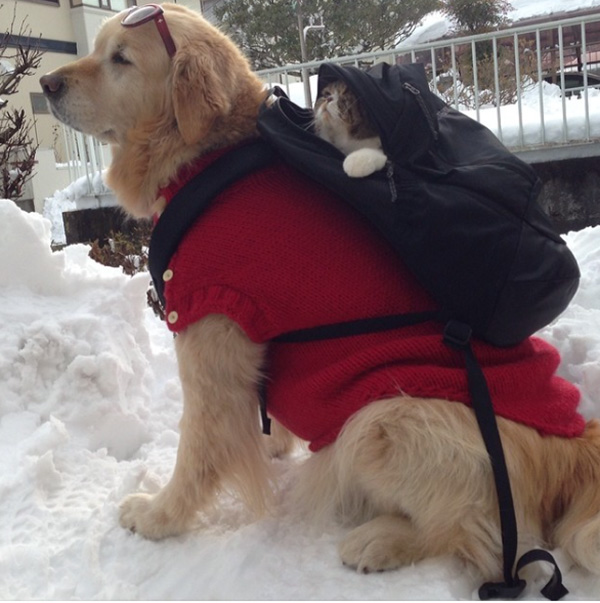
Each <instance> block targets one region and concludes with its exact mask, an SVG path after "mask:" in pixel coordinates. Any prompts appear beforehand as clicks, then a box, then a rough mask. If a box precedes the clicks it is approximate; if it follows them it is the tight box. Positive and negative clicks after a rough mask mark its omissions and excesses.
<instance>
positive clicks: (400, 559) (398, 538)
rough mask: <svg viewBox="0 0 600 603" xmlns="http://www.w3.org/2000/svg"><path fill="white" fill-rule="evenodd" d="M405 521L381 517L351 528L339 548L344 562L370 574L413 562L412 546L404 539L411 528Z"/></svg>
mask: <svg viewBox="0 0 600 603" xmlns="http://www.w3.org/2000/svg"><path fill="white" fill-rule="evenodd" d="M405 522H406V520H404V519H402V518H397V517H391V516H381V517H378V518H376V519H374V520H372V521H369V522H367V523H365V524H363V525H362V526H359V527H358V528H355V529H354V530H352V531H351V532H350V533H349V534H348V535H347V536H346V538H345V539H344V540H343V541H342V542H341V544H340V547H339V552H340V557H341V558H342V561H343V563H344V565H348V566H350V567H353V568H355V569H356V571H358V572H360V573H363V574H368V573H370V572H383V571H385V570H391V569H396V568H397V567H400V566H401V565H405V564H407V563H410V562H412V561H414V560H415V559H414V555H413V551H411V549H412V548H413V547H412V546H411V543H410V542H406V541H405V539H404V536H406V531H407V530H406V527H409V526H405V525H404V523H405ZM409 530H410V527H409Z"/></svg>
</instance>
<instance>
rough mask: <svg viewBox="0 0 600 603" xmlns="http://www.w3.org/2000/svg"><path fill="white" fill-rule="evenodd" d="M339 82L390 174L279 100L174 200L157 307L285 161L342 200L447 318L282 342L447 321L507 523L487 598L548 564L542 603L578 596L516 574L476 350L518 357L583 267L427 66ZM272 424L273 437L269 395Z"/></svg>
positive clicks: (520, 169)
mask: <svg viewBox="0 0 600 603" xmlns="http://www.w3.org/2000/svg"><path fill="white" fill-rule="evenodd" d="M338 79H341V80H343V81H345V82H346V83H347V84H348V86H349V87H350V88H351V89H352V90H353V92H354V93H355V94H356V95H357V96H358V98H359V99H360V100H361V102H362V103H363V105H364V107H365V109H366V111H367V113H368V115H369V117H370V120H371V121H372V123H373V125H375V126H376V128H377V130H378V132H379V134H380V136H381V139H382V144H383V149H384V151H385V153H386V154H387V156H388V158H389V161H388V164H387V167H386V169H385V170H382V171H380V172H377V173H375V174H373V175H371V176H368V177H366V178H350V177H348V176H347V175H346V173H345V172H344V170H343V167H342V163H343V159H344V156H343V155H342V153H341V152H339V151H338V150H337V149H335V148H334V147H333V146H331V145H330V144H329V143H327V142H325V141H324V140H322V139H320V138H319V137H317V136H316V135H315V133H314V132H313V130H312V122H313V114H312V111H311V110H309V109H303V108H301V107H299V106H297V105H295V104H294V103H292V102H291V101H290V100H289V99H287V97H286V96H285V94H283V92H282V91H280V90H276V91H274V92H275V95H276V96H277V98H276V100H274V101H273V98H274V97H273V96H271V98H270V99H269V101H268V102H265V103H264V104H263V106H262V108H261V111H260V115H259V120H258V129H259V132H260V134H261V136H262V140H258V141H255V142H253V143H250V144H248V145H245V146H243V147H241V148H239V149H236V150H234V151H230V152H229V153H227V154H226V155H224V156H222V157H220V158H219V159H217V161H215V162H214V163H213V164H211V165H210V166H209V167H208V168H207V169H206V170H204V171H203V172H202V173H201V174H199V175H198V176H196V177H195V178H194V179H193V180H192V181H191V182H189V183H188V184H187V185H186V186H184V187H183V188H182V189H181V190H180V191H179V192H178V193H177V194H176V195H175V197H174V198H173V200H172V201H171V202H170V203H169V204H168V206H167V207H166V209H165V211H164V213H163V215H162V216H161V219H160V220H159V221H158V223H157V224H156V226H155V228H154V231H153V233H152V239H151V242H150V251H149V269H150V273H151V275H152V278H153V281H154V286H155V289H156V294H157V296H158V299H159V300H160V302H162V304H163V305H164V292H163V286H164V285H163V281H162V278H161V276H162V274H163V272H164V270H166V268H167V267H168V264H169V261H170V258H171V256H172V254H173V253H174V252H175V250H176V249H177V245H178V244H179V241H180V240H181V239H182V237H183V236H184V235H185V232H186V231H187V229H188V228H189V227H190V226H191V224H192V223H193V222H194V221H195V219H196V218H198V217H199V216H200V215H201V214H202V212H203V211H204V210H205V209H206V208H207V207H208V206H209V204H210V203H211V202H212V199H213V198H214V197H216V196H217V195H218V194H219V193H220V192H221V191H223V190H224V189H226V188H228V187H229V186H230V185H231V184H232V183H234V182H235V181H236V180H238V179H239V178H241V177H243V176H245V175H246V174H248V173H250V172H252V171H255V170H258V169H260V168H262V167H264V166H266V165H268V164H269V163H271V162H272V161H273V159H274V157H275V156H279V157H282V158H283V159H284V160H286V161H287V162H289V163H290V164H292V165H293V166H294V167H295V168H297V169H298V170H300V171H302V172H304V173H305V174H306V175H308V176H309V177H311V178H313V179H315V180H316V181H318V182H320V183H321V184H323V185H324V186H326V187H328V188H329V189H331V190H333V191H335V192H336V193H337V194H338V195H339V196H340V197H342V198H343V199H345V200H346V201H347V202H348V203H349V204H350V205H351V206H352V207H354V208H355V209H356V210H357V211H358V212H360V213H361V214H363V215H364V216H365V217H366V218H367V219H368V220H369V221H371V222H372V223H373V225H374V226H375V227H376V228H377V229H379V230H380V231H381V233H382V235H383V236H384V237H385V238H386V239H387V241H389V243H390V244H391V245H392V246H393V247H394V249H395V250H396V251H397V252H398V253H399V255H400V256H401V257H402V259H403V260H404V262H405V264H406V265H407V266H408V267H409V268H410V269H411V270H412V272H413V273H414V275H415V276H416V278H417V280H418V281H419V282H420V283H421V285H422V286H423V287H424V288H426V289H427V290H428V291H429V292H430V293H431V295H432V296H433V298H434V299H436V300H437V302H438V304H439V308H440V309H439V311H437V312H423V313H419V314H409V315H393V316H384V317H379V318H371V319H364V320H356V321H351V322H347V323H339V324H333V325H322V326H319V327H315V328H311V329H305V330H301V331H295V332H292V333H287V334H284V335H281V336H279V337H277V339H276V341H279V342H288V343H300V342H306V341H315V340H320V339H328V338H333V337H336V338H337V337H348V336H353V335H358V334H364V333H370V332H374V331H382V330H388V329H396V328H400V327H402V326H405V325H409V324H416V323H420V322H423V321H427V320H438V321H440V322H441V323H442V325H443V329H442V327H441V328H440V336H443V338H444V341H445V342H446V343H447V344H448V345H449V346H451V347H453V348H455V349H457V350H458V351H459V352H460V353H461V354H463V355H464V358H465V366H466V370H467V374H468V382H469V390H470V395H471V401H472V406H473V409H474V411H475V415H476V417H477V421H478V424H479V427H480V430H481V432H482V436H483V439H484V442H485V445H486V448H487V450H488V453H489V456H490V460H491V464H492V469H493V472H494V479H495V483H496V491H497V495H498V502H499V509H500V520H501V531H502V543H503V558H504V559H503V565H504V582H502V583H486V584H484V585H483V586H482V587H481V588H480V590H479V595H480V597H481V598H482V599H490V598H516V597H517V596H519V594H520V593H521V592H522V591H523V589H524V588H525V582H524V581H523V580H521V579H520V578H519V571H520V569H521V568H522V567H524V566H525V565H527V564H529V563H531V562H533V561H540V560H543V561H548V562H550V563H551V564H553V566H554V573H553V576H552V578H551V580H550V581H549V582H548V584H547V585H546V586H545V587H544V589H543V590H542V593H543V594H544V595H545V596H546V597H547V598H549V599H552V600H557V599H560V598H561V597H563V596H564V595H565V594H566V593H567V590H566V589H565V588H564V586H563V584H562V576H561V573H560V570H559V568H558V566H557V565H556V562H555V561H554V559H553V557H552V556H551V555H550V553H548V552H547V551H544V550H541V549H535V550H532V551H529V552H528V553H526V554H525V555H523V556H522V557H521V559H519V561H518V562H517V564H516V568H515V560H516V553H517V529H516V520H515V514H514V507H513V502H512V494H511V489H510V480H509V478H508V472H507V469H506V463H505V459H504V454H503V450H502V444H501V441H500V436H499V433H498V428H497V424H496V419H495V416H494V410H493V405H492V401H491V399H490V395H489V391H488V388H487V384H486V381H485V376H484V374H483V371H482V370H481V367H480V366H479V364H478V362H477V359H476V358H475V356H474V354H473V351H472V348H471V345H470V340H471V337H478V338H481V339H483V340H485V341H487V342H488V343H491V344H493V345H497V346H511V345H515V344H517V343H519V342H521V341H522V340H524V339H525V338H527V337H528V336H529V335H531V334H533V333H534V332H535V331H537V330H538V329H540V328H541V327H543V326H545V325H547V324H548V323H549V322H550V321H552V320H553V319H554V318H556V317H557V316H558V315H559V314H560V313H561V312H562V311H563V310H564V309H565V308H566V307H567V305H568V303H569V302H570V300H571V299H572V297H573V295H574V294H575V291H576V289H577V286H578V283H579V270H578V267H577V263H576V261H575V259H574V257H573V255H572V254H571V252H570V251H569V249H568V248H567V246H566V245H565V243H564V242H563V240H562V239H561V238H560V237H559V236H558V234H557V233H556V232H555V230H554V228H553V227H552V225H551V223H550V221H549V219H548V218H547V216H546V215H545V214H544V212H543V210H542V209H541V208H540V206H539V205H538V204H537V197H538V194H539V191H540V181H539V179H538V178H537V176H536V175H535V173H534V172H533V170H532V169H531V168H530V167H529V166H528V165H527V164H525V163H524V162H522V161H521V160H519V159H518V158H517V157H515V156H514V155H513V154H511V153H510V152H509V151H508V150H507V149H506V148H505V147H504V146H503V145H502V144H501V143H500V142H499V141H498V139H497V138H496V137H495V136H494V134H492V133H491V132H490V131H489V130H488V129H486V128H485V127H483V126H481V125H480V124H479V123H477V122H476V121H474V120H472V119H470V118H469V117H467V116H465V115H463V114H461V113H459V112H457V111H455V110H453V109H451V108H450V107H449V106H447V105H446V104H445V103H444V102H443V101H442V100H440V99H439V98H438V97H437V96H436V95H435V94H433V93H432V92H431V91H430V89H429V85H428V83H427V80H426V77H425V73H424V70H423V67H422V66H421V65H418V64H414V65H402V66H399V65H394V66H390V65H388V64H386V63H380V64H378V65H376V66H375V67H373V68H372V69H370V70H369V71H367V72H365V71H361V70H359V69H357V68H354V67H341V66H338V65H336V64H332V63H325V64H323V65H322V66H321V67H320V70H319V91H320V90H321V89H322V88H323V87H324V86H325V85H327V84H328V83H329V82H331V81H332V80H338ZM265 141H266V142H265ZM442 331H443V335H442ZM261 413H262V418H263V426H264V430H265V432H266V433H268V432H269V419H268V416H267V410H266V397H265V395H264V392H263V393H262V394H261Z"/></svg>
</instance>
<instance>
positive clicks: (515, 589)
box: [479, 580, 527, 601]
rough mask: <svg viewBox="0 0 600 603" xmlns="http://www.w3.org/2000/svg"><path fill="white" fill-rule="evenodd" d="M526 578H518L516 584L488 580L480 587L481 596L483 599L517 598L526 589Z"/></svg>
mask: <svg viewBox="0 0 600 603" xmlns="http://www.w3.org/2000/svg"><path fill="white" fill-rule="evenodd" d="M526 585H527V583H526V582H525V580H516V581H515V583H514V584H507V583H506V582H486V583H485V584H482V585H481V587H480V588H479V598H480V599H481V600H482V601H489V600H490V599H516V598H517V597H518V596H519V595H520V594H521V593H522V592H523V591H524V590H525V586H526Z"/></svg>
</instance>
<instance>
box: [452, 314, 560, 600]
mask: <svg viewBox="0 0 600 603" xmlns="http://www.w3.org/2000/svg"><path fill="white" fill-rule="evenodd" d="M471 334H472V330H471V327H469V326H468V325H466V324H464V323H460V322H457V321H450V322H448V323H447V324H446V327H445V329H444V343H446V344H447V345H448V346H450V347H452V348H454V349H456V350H459V351H461V352H462V353H463V354H464V358H465V365H466V370H467V380H468V385H469V394H470V396H471V404H472V406H473V410H474V411H475V416H476V418H477V423H478V425H479V430H480V431H481V435H482V437H483V441H484V443H485V447H486V450H487V452H488V455H489V457H490V461H491V464H492V471H493V473H494V483H495V486H496V494H497V497H498V507H499V511H500V529H501V533H502V557H503V571H504V582H486V583H485V584H483V585H482V586H481V587H480V589H479V598H480V599H481V600H482V601H487V600H489V599H516V598H517V597H518V596H519V595H520V594H521V593H522V592H523V590H524V588H525V586H526V582H525V580H522V579H520V578H519V571H520V570H521V569H522V568H523V567H525V566H526V565H529V564H530V563H533V562H535V561H548V562H550V563H551V564H552V565H553V566H554V573H553V575H552V578H551V579H550V581H549V582H548V584H546V586H545V587H544V588H543V589H542V591H541V592H542V594H543V595H544V596H545V597H546V598H547V599H550V600H551V601H558V600H559V599H561V598H562V597H564V596H565V595H566V594H568V592H569V591H568V590H567V589H566V588H565V586H564V585H563V583H562V574H561V572H560V569H559V568H558V565H557V563H556V561H555V559H554V557H553V556H552V555H551V554H550V553H549V552H548V551H544V550H542V549H534V550H531V551H528V552H527V553H525V554H524V555H523V556H522V557H521V558H520V559H519V561H518V563H517V567H516V570H515V572H514V574H513V567H514V565H515V559H516V557H517V545H518V537H517V520H516V518H515V507H514V503H513V497H512V490H511V487H510V479H509V477H508V469H507V467H506V459H505V457H504V450H503V448H502V441H501V439H500V433H499V431H498V423H497V421H496V415H495V413H494V407H493V405H492V400H491V397H490V392H489V389H488V386H487V382H486V380H485V375H484V373H483V370H482V369H481V365H480V364H479V362H478V361H477V358H476V357H475V354H474V353H473V348H472V346H471Z"/></svg>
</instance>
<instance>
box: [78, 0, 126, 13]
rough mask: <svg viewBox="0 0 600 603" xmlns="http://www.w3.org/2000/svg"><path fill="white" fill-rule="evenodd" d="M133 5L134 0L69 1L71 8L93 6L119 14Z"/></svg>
mask: <svg viewBox="0 0 600 603" xmlns="http://www.w3.org/2000/svg"><path fill="white" fill-rule="evenodd" d="M134 4H135V1H134V0H71V6H73V7H75V6H93V7H95V8H102V9H104V10H112V11H115V12H119V11H122V10H125V9H126V8H128V7H129V6H133V5H134Z"/></svg>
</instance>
